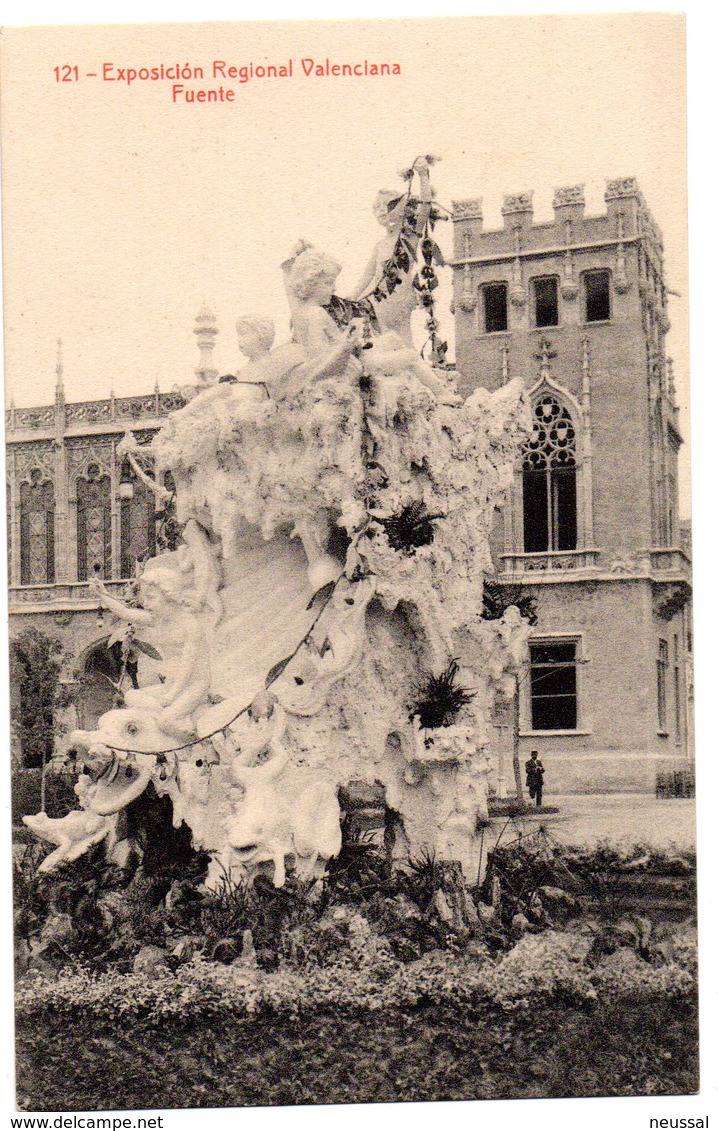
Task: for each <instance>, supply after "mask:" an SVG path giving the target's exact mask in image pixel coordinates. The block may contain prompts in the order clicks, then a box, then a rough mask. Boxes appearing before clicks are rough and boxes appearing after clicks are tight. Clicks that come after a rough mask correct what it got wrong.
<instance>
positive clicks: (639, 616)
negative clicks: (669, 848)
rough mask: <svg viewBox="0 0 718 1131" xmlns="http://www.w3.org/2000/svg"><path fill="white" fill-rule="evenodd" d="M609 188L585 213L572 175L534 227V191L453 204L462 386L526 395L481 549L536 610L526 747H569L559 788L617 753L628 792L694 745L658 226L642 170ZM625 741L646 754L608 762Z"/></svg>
mask: <svg viewBox="0 0 718 1131" xmlns="http://www.w3.org/2000/svg"><path fill="white" fill-rule="evenodd" d="M604 199H605V204H606V208H605V212H603V213H602V214H600V215H596V216H591V215H586V208H585V194H584V186H583V185H570V186H567V187H563V188H558V189H556V190H555V193H554V197H553V220H552V221H550V222H549V223H534V207H533V193H532V192H519V193H513V194H511V195H507V196H505V197H504V201H503V207H502V209H501V214H502V220H503V224H502V227H501V228H499V229H498V230H495V231H487V230H485V229H484V224H483V211H482V201H481V200H480V199H478V198H475V199H471V200H462V201H456V202H455V203H454V208H453V213H454V258H453V273H454V309H455V318H456V365H457V370H458V372H459V373H460V374H462V379H463V382H464V387H463V389H462V391H463V392H464V393H468V392H469V391H470V390H471V389H472V388H474V387H475V386H476V385H479V384H480V385H483V386H485V387H486V388H489V389H492V390H493V389H497V388H499V387H500V386H501V385H503V384H505V383H506V382H507V381H508V380H510V379H512V378H514V377H521V378H522V379H523V381H524V383H525V386H526V389H527V392H528V395H529V396H530V399H531V404H532V410H533V421H534V428H533V433H532V436H531V437H530V439H529V440H528V442H527V443H526V445H525V446H524V448H523V450H522V451H521V453H520V454H519V458H518V459H517V463H516V468H515V476H514V487H513V491H511V492H510V494H509V497H507V499H506V502H505V505H504V506H503V508H502V511H501V514H500V516H499V520H498V523H497V528H496V531H495V538H494V547H493V548H494V559H495V562H496V566H497V571H498V574H499V576H500V578H501V579H502V580H503V581H505V582H511V583H515V584H519V585H521V586H522V587H525V588H526V587H528V588H529V590H530V591H531V592H532V593H533V594H534V595H535V596H536V597H537V602H538V606H539V610H540V620H539V625H538V626H537V629H536V631H535V634H534V639H535V641H536V643H535V644H532V649H531V654H532V660H531V671H530V672H528V673H527V678H526V681H525V683H524V686H523V689H522V705H521V712H522V735H523V739H522V744H523V745H524V746H525V748H526V749H527V750H529V749H531V748H532V747H534V746H537V745H538V746H539V747H540V748H541V750H542V752H543V753H544V754H545V755H546V756H547V757H548V758H551V757H555V758H556V759H559V761H560V760H563V764H562V770H561V772H562V774H563V776H564V780H565V783H566V788H571V784H572V783H573V782H575V783H577V784H578V785H580V787H581V788H585V787H586V786H587V784H589V785H590V780H589V781H588V783H587V779H591V778H592V776H593V775H594V774H595V778H596V781H597V782H598V781H599V780H602V779H605V778H606V772H604V771H605V767H604V766H603V762H602V761H601V760H602V759H605V758H609V760H611V759H613V761H614V765H613V767H612V770H611V774H613V775H614V776H615V781H616V788H629V789H630V788H633V787H634V786H636V787H638V783H640V787H641V788H646V783H647V781H648V780H649V779H650V777H651V773H653V770H654V769H655V767H654V765H653V762H652V761H651V758H652V757H653V756H654V755H655V756H658V758H659V762H660V759H661V758H664V759H669V758H675V757H676V756H678V755H680V756H682V757H683V756H686V755H687V754H688V751H689V749H690V735H689V730H690V728H689V725H688V720H689V717H690V709H689V703H688V687H689V684H690V682H691V680H690V676H689V671H688V668H689V662H690V656H689V649H690V629H689V623H688V610H687V608H686V603H687V600H688V594H689V576H690V565H689V560H688V557H687V555H686V553H685V551H684V549H683V548H682V546H681V538H680V529H679V520H678V498H677V482H678V470H677V460H678V451H679V448H680V445H681V443H682V440H681V435H680V431H679V425H678V409H677V407H676V403H675V387H674V381H673V374H672V365H671V362H670V359H669V358H667V356H666V334H667V332H668V330H669V326H670V324H669V321H668V313H667V294H668V290H667V285H666V281H665V273H664V260H663V240H662V236H661V232H660V229H659V228H658V226H657V224H656V222H655V220H654V219H653V217H652V215H651V212H650V210H649V208H648V206H647V204H646V202H645V199H644V197H643V194H642V193H641V190H640V188H639V186H638V184H637V182H636V180H635V178H633V177H624V178H617V179H612V180H609V181H608V182H607V185H606V192H605V197H604ZM629 626H630V627H629ZM542 665H543V666H542ZM552 665H553V667H552ZM555 665H559V666H558V667H556V666H555ZM537 681H538V682H537ZM621 750H622V751H623V752H624V755H625V754H626V752H633V753H635V755H636V757H637V758H638V759H639V761H638V762H633V761H631V759H630V758H629V760H628V761H626V758H625V757H624V759H623V769H622V770H620V771H619V768H618V763H616V762H615V758H614V757H613V754H612V753H611V752H613V751H615V752H618V751H621ZM592 758H593V762H592ZM596 758H598V761H595V759H596ZM591 766H594V769H590V767H591ZM648 766H650V767H652V769H651V771H650V773H649V774H648V778H646V776H645V773H644V771H645V770H646V767H648ZM602 767H603V768H602ZM608 777H609V779H610V777H611V775H610V774H609V775H608Z"/></svg>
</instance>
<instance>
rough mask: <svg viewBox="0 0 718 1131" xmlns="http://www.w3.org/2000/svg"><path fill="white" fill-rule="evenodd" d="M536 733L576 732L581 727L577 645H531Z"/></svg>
mask: <svg viewBox="0 0 718 1131" xmlns="http://www.w3.org/2000/svg"><path fill="white" fill-rule="evenodd" d="M529 651H530V655H531V728H532V730H575V729H576V726H577V723H578V698H577V684H576V642H575V640H570V641H561V642H560V643H556V644H531V645H530V646H529Z"/></svg>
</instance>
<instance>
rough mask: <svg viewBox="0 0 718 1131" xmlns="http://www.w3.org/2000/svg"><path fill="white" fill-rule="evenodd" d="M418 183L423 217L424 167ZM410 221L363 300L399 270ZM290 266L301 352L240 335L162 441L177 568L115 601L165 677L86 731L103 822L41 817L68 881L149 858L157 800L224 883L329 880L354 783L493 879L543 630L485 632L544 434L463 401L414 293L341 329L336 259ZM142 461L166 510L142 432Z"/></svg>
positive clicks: (79, 745)
mask: <svg viewBox="0 0 718 1131" xmlns="http://www.w3.org/2000/svg"><path fill="white" fill-rule="evenodd" d="M420 179H421V184H422V194H421V195H422V202H421V203H422V207H423V206H428V204H429V200H430V195H429V193H428V190H427V189H426V183H428V179H427V181H426V182H425V170H424V168H423V167H422V166H420ZM424 197H426V200H424V199H423V198H424ZM380 202H383V203H382V204H381V207H382V208H385V205H386V194H383V195H382V196H381V197H380ZM380 218H382V219H386V217H384V214H383V213H382V214H381V217H380ZM386 227H387V232H388V236H387V240H386V241H382V242H380V244H379V245H378V246H377V248H376V250H375V252H374V255H373V257H372V262H371V264H370V269H369V270H368V272H367V276H366V277H365V279H364V280H363V281H362V283H361V284H360V286H359V287H358V288H357V290H356V292H355V294H356V295H357V296H358V297H359V298H366V297H367V296H368V295H371V293H372V288H373V289H376V286H377V285H378V284H377V279H378V278H380V277H382V272H383V270H384V268H383V266H382V265H383V264H386V262H387V255H388V256H389V260H391V248H390V242H391V236H392V228H391V226H390V225H389V224H388V223H387V224H386ZM399 227H400V230H401V224H400V226H399ZM282 271H283V275H284V282H285V288H286V293H287V299H288V303H289V308H290V313H291V338H290V340H289V341H288V342H285V343H283V344H281V345H279V346H276V347H275V346H274V328H273V325H272V323H271V322H270V321H269V320H268V319H266V318H265V317H263V316H262V317H246V316H243V317H242V318H240V319H239V321H238V324H237V330H238V339H239V346H240V350H241V352H242V353H243V354H244V356H245V358H246V364H245V366H244V367H243V368H242V369H241V370H240V372H239V374H238V377H237V379H236V380H234V381H232V380H229V381H228V380H224V381H223V382H222V383H220V384H217V385H214V386H211V387H209V388H206V389H204V390H202V391H200V392H198V393H197V394H196V395H195V396H194V397H193V399H192V400H191V401H190V403H189V404H187V405H186V407H184V408H181V409H180V410H179V411H176V412H174V413H172V415H171V416H170V417H169V418H168V420H167V421H166V423H165V424H164V426H163V427H162V429H161V430H160V432H159V433H158V434H157V435H156V437H155V439H154V441H153V444H152V449H153V456H154V459H155V463H156V465H157V466H159V467H162V468H163V469H168V470H170V471H171V472H172V476H173V479H174V482H175V484H176V509H177V519H178V521H179V522H180V524H181V525H182V531H183V532H182V540H181V544H180V545H179V548H178V549H177V550H174V551H171V552H166V553H161V554H159V555H157V556H156V557H155V558H153V559H151V560H150V561H149V562H147V563H146V565H145V567H144V570H143V572H142V574H141V576H140V577H139V580H138V585H137V589H138V598H139V599H138V604H137V607H131V606H129V605H127V604H126V603H123V602H121V601H118V600H116V599H114V598H113V597H112V596H110V594H109V593H108V592H107V591H106V590H105V588H104V587H103V586H102V584H101V583H99V582H94V583H93V589H94V592H95V593H96V595H97V597H98V600H99V601H100V602H101V603H102V604H103V605H104V607H105V608H107V609H109V610H110V611H111V612H113V613H114V614H115V615H116V616H117V617H118V618H120V620H122V621H124V622H126V624H127V626H128V630H134V628H135V627H140V626H141V631H142V637H143V640H145V641H147V642H149V644H150V646H151V648H150V649H149V651H150V652H154V653H155V654H158V655H159V656H160V657H161V659H159V660H153V659H152V658H151V657H150V656H144V655H143V656H142V657H141V665H140V684H141V686H140V687H139V688H137V689H132V690H128V691H127V692H125V694H124V704H125V705H124V706H123V707H120V708H118V709H116V710H113V711H109V712H107V713H106V714H105V715H104V716H103V717H102V718H101V719H100V721H99V724H98V726H97V729H96V730H94V731H89V732H88V731H76V732H75V733H74V734H73V735H72V741H73V743H74V746H75V748H76V750H77V751H78V757H79V760H80V762H81V763H82V765H83V773H82V774H81V776H80V779H79V781H78V784H77V786H76V792H77V794H78V798H79V801H80V806H81V807H80V809H79V810H76V811H74V812H73V813H70V814H69V815H68V816H67V817H63V818H60V819H57V820H53V819H51V818H49V817H47V816H46V815H45V814H39V815H37V816H35V817H27V818H25V820H26V824H27V825H28V827H30V828H31V829H32V831H33V832H35V833H36V835H38V836H39V837H41V838H42V839H43V840H45V841H47V842H49V843H51V844H54V845H56V848H55V850H54V851H53V852H52V853H51V854H50V855H49V856H48V857H47V858H46V859H45V861H44V862H43V865H42V868H43V869H44V870H45V871H48V870H51V869H53V868H56V867H58V866H60V865H62V864H63V863H64V862H66V861H69V860H71V859H74V858H76V857H77V856H78V855H80V854H81V853H82V852H84V851H86V850H87V848H88V847H90V846H91V845H93V844H96V843H98V842H99V841H101V840H105V841H106V844H107V849H108V852H109V853H110V854H111V855H112V857H113V858H114V859H116V860H117V861H118V862H121V861H122V860H123V859H125V858H126V855H127V852H128V845H127V843H126V842H123V841H121V840H118V815H119V814H120V813H121V811H122V810H123V809H124V808H125V807H126V806H127V805H129V804H130V803H131V802H132V801H133V800H135V799H136V798H137V797H139V795H140V794H141V793H142V792H143V791H144V790H145V789H148V788H150V789H153V790H154V791H155V792H156V793H157V794H159V795H160V796H162V795H167V796H169V798H170V799H171V801H172V805H173V812H174V821H175V824H176V825H177V826H179V825H180V824H181V823H182V822H183V821H184V822H185V823H186V824H187V825H188V826H189V827H190V829H191V830H192V834H193V840H194V843H195V845H196V846H197V847H198V848H203V849H206V850H208V851H209V852H210V853H211V856H212V864H211V865H210V870H209V874H208V877H207V880H206V882H207V884H209V885H211V884H212V883H213V882H214V881H215V880H216V878H217V876H218V875H219V874H220V873H221V872H223V870H229V871H230V872H234V873H235V874H238V875H243V876H246V877H249V878H251V877H252V876H254V875H256V874H257V873H258V872H260V871H265V872H267V873H268V874H269V875H270V876H271V877H272V878H273V881H274V883H275V884H276V885H277V886H281V885H283V884H284V882H285V879H286V875H287V869H295V870H296V871H297V873H298V874H300V875H302V876H318V875H321V873H322V871H323V868H324V865H325V863H326V861H327V860H328V859H329V858H331V857H332V856H334V855H336V854H337V853H338V852H339V850H340V847H341V827H340V817H341V813H340V805H339V801H338V791H339V789H340V787H342V786H349V785H350V784H351V783H352V782H368V783H371V784H374V783H379V784H381V786H383V788H384V791H385V798H386V804H387V805H388V806H390V807H391V809H393V810H394V811H395V812H396V813H397V814H398V816H399V824H398V835H397V839H396V844H395V852H396V853H397V854H402V853H404V854H406V853H408V852H409V851H411V852H414V853H416V852H418V851H420V850H421V849H427V850H429V851H433V852H435V853H436V855H437V857H438V858H439V859H445V860H459V861H461V863H462V865H463V866H464V869H465V870H466V871H467V873H468V874H473V872H475V869H476V867H477V861H478V837H477V831H478V828H479V826H480V823H481V821H482V820H483V819H485V818H486V816H487V805H486V799H487V793H488V789H489V781H490V775H491V773H492V772H493V760H492V752H491V741H490V736H491V734H492V733H493V732H492V729H491V727H490V724H489V712H490V708H491V703H492V699H493V696H494V693H495V691H496V690H497V689H500V688H502V687H503V689H504V690H506V687H505V686H504V685H505V684H506V681H507V678H508V677H509V676H510V673H511V672H512V671H513V670H515V666H516V663H517V662H518V660H519V658H520V656H521V654H522V650H523V649H524V647H525V641H526V634H527V629H526V627H525V624H524V622H523V621H522V620H521V617H520V616H519V615H518V611H517V610H516V609H510V610H509V611H508V612H507V614H506V615H505V616H504V618H503V619H502V620H501V621H484V620H482V619H481V616H480V612H481V597H482V582H483V577H484V573H485V572H487V571H490V570H491V568H492V566H491V559H490V553H489V545H488V535H489V530H490V525H491V522H492V517H493V511H494V506H495V504H496V502H497V500H498V498H499V496H500V493H501V492H502V491H503V490H504V489H505V488H507V487H508V485H509V483H510V480H511V476H512V469H513V463H514V459H515V454H516V452H517V450H518V445H519V443H520V441H521V439H522V438H523V436H524V435H525V434H526V431H527V428H526V413H525V405H524V402H523V398H522V396H521V387H520V384H519V382H513V383H511V384H509V385H507V386H505V387H504V388H502V389H501V390H499V391H498V392H497V393H494V394H489V393H488V392H486V391H485V390H484V389H481V388H477V390H476V391H475V392H474V393H473V394H472V395H471V396H470V397H469V398H468V399H467V400H466V401H465V402H464V403H463V404H462V403H461V401H460V398H459V397H458V396H457V394H456V392H455V390H454V388H453V386H452V384H451V381H450V378H451V374H450V373H449V372H448V371H446V370H441V369H434V368H432V367H431V366H429V365H427V364H426V362H424V361H423V359H422V358H421V357H420V356H419V354H418V353H417V352H416V351H415V350H414V348H413V346H412V345H411V344H410V343H411V333H410V320H411V314H412V309H413V308H412V305H411V302H410V300H411V297H412V294H416V293H418V292H417V291H416V288H412V286H411V284H410V283H409V284H408V285H407V286H405V285H404V283H405V282H406V280H404V281H403V282H402V285H401V286H400V287H395V288H393V289H392V290H391V293H389V294H388V295H387V297H386V298H385V299H384V301H383V303H381V304H379V307H378V311H377V313H378V318H372V319H371V320H370V319H369V318H361V319H353V320H352V321H351V322H350V323H349V325H348V326H346V327H344V328H342V327H340V326H338V325H337V321H336V320H335V318H334V317H332V316H331V315H330V313H329V311H331V310H332V309H333V308H334V309H336V308H337V305H339V306H341V305H342V304H346V303H347V302H349V300H337V299H336V296H335V295H334V287H335V282H336V279H337V276H338V274H339V271H340V266H339V264H338V263H336V262H335V261H334V260H333V259H331V258H330V257H329V256H327V255H324V254H323V253H321V252H319V251H317V250H316V249H314V248H312V247H311V246H309V245H306V244H300V245H298V247H297V249H296V250H295V253H294V254H293V255H292V256H291V257H290V258H289V259H288V260H287V261H286V262H285V263H284V264H283V265H282ZM369 275H371V277H369ZM344 309H346V305H344ZM377 325H378V327H379V328H378V329H377ZM122 454H123V455H127V457H128V458H129V459H130V462H131V463H132V465H133V467H134V468H135V471H136V472H138V473H142V475H143V477H144V478H145V480H146V481H147V482H149V483H150V484H151V485H152V487H153V489H155V490H156V492H157V494H158V497H159V498H160V499H161V500H162V501H163V502H166V498H167V492H166V491H165V489H164V488H161V487H159V486H158V485H156V484H154V482H153V481H152V480H151V479H149V478H148V477H147V476H146V475H145V474H144V472H143V470H142V467H141V456H140V454H139V449H138V448H137V445H136V444H135V443H134V442H133V439H132V437H131V436H128V437H127V438H126V440H125V442H124V443H123V445H122ZM407 515H408V516H410V517H411V521H408V520H407V517H406V516H407ZM417 530H420V531H421V536H420V537H417V536H414V534H412V532H414V533H415V532H416V531H417ZM457 657H458V659H459V663H458V668H454V669H453V670H455V671H458V672H459V673H460V675H461V678H462V681H463V684H464V685H465V686H468V687H471V688H472V696H471V697H469V696H465V697H464V699H461V700H460V701H459V702H460V703H461V706H460V710H459V711H458V714H457V715H456V717H451V716H449V717H447V718H446V719H445V720H444V722H445V724H448V725H443V726H439V727H437V728H433V729H427V728H423V727H422V726H421V725H420V724H419V722H418V720H417V715H416V711H412V706H413V704H414V703H415V701H416V696H417V694H418V692H419V689H420V688H421V687H422V685H423V684H424V683H425V681H426V679H427V676H428V675H430V674H431V673H438V672H441V671H443V670H444V669H446V668H447V666H448V665H451V664H452V661H453V660H454V659H455V658H457Z"/></svg>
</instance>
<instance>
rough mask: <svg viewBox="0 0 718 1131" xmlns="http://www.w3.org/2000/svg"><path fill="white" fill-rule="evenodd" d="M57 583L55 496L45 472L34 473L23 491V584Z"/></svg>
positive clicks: (21, 495)
mask: <svg viewBox="0 0 718 1131" xmlns="http://www.w3.org/2000/svg"><path fill="white" fill-rule="evenodd" d="M54 581H55V492H54V490H53V486H52V483H50V482H49V480H45V481H44V482H43V478H42V472H41V471H39V470H38V469H37V468H35V469H34V470H33V471H31V472H30V482H29V483H23V484H22V486H21V487H20V583H21V584H22V585H52V584H54Z"/></svg>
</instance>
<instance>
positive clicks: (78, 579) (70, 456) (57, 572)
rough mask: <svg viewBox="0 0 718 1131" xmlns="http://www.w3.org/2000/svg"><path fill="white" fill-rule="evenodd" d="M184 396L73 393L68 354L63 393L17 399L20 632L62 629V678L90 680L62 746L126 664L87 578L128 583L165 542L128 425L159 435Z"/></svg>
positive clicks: (109, 693)
mask: <svg viewBox="0 0 718 1131" xmlns="http://www.w3.org/2000/svg"><path fill="white" fill-rule="evenodd" d="M182 404H184V400H183V398H182V397H181V396H180V395H179V394H177V393H160V392H159V390H158V389H155V392H154V393H152V394H150V395H149V396H139V397H114V396H110V397H109V398H107V399H106V400H97V401H83V402H79V403H74V404H66V403H65V397H64V390H63V383H62V372H61V366H60V365H59V364H58V381H57V387H56V393H55V402H54V404H52V405H43V406H40V407H37V408H23V409H18V408H15V407H14V406H12V405H11V407H10V409H9V410H8V412H7V413H6V420H5V425H6V472H7V547H8V563H7V568H8V581H9V613H10V637H11V640H14V641H16V642H18V641H19V642H20V643H21V644H22V642H23V639H24V638H25V637H24V634H25V630H26V629H28V628H31V627H32V628H35V629H38V630H39V631H40V632H41V633H42V634H43V636H44V637H46V638H48V639H51V640H59V641H61V643H62V647H63V652H64V659H63V673H62V679H63V680H64V681H65V682H67V683H71V682H74V681H76V682H79V687H80V688H81V694H80V695H79V696H77V699H78V704H79V709H78V710H77V711H76V712H71V716H72V717H68V718H67V719H66V720H64V723H65V725H64V726H63V725H62V724H63V720H62V719H60V720H59V721H60V729H59V733H58V734H57V735H56V738H55V744H54V753H55V755H58V756H61V755H62V753H63V750H64V748H65V746H66V741H65V735H66V734H67V732H69V730H70V729H71V727H72V726H73V725H77V723H78V721H79V723H80V724H81V725H83V726H90V725H94V723H95V721H96V720H97V718H98V717H99V715H101V714H102V713H103V712H104V711H106V710H108V709H109V708H111V707H112V706H114V701H115V690H114V688H113V686H112V681H113V679H114V678H116V677H117V676H118V675H119V665H118V663H117V660H116V657H115V656H114V655H113V654H112V652H111V651H108V649H107V647H106V645H107V640H108V636H109V631H110V625H109V618H106V616H105V615H104V614H103V612H102V610H101V609H98V607H97V600H96V599H93V597H92V595H91V593H90V589H89V586H88V580H89V579H90V578H92V577H98V578H100V579H102V580H103V581H104V582H105V583H106V585H107V587H108V589H109V590H110V591H111V592H114V593H115V594H116V595H120V594H121V593H122V591H123V590H124V588H125V586H126V584H127V581H128V580H129V579H131V578H133V577H134V576H135V565H136V562H137V561H138V559H143V558H145V557H147V556H148V555H151V554H153V553H154V552H155V551H156V548H157V528H158V525H157V519H156V513H157V509H158V504H157V502H156V499H155V496H154V493H153V492H152V491H151V490H150V489H149V488H147V487H146V486H145V485H144V484H143V483H142V482H140V481H139V480H138V479H137V477H136V476H135V474H134V472H133V471H132V468H131V467H130V466H129V464H128V463H127V461H126V460H123V459H122V458H121V457H120V456H119V455H118V451H117V446H118V444H119V442H120V440H121V439H122V437H123V435H124V434H125V432H127V431H131V432H132V433H133V434H134V436H135V438H136V439H137V440H138V442H139V443H140V444H148V443H149V442H150V440H151V439H152V436H153V435H154V433H155V432H156V431H157V429H158V428H159V426H160V424H161V422H162V419H163V418H164V417H165V416H167V414H168V413H169V412H171V411H172V410H173V409H176V408H178V407H181V405H182ZM22 656H23V653H22V651H21V652H20V658H21V659H22ZM28 678H30V679H31V680H32V679H33V673H32V672H31V671H29V672H28ZM17 684H18V680H17V679H16V680H15V681H14V682H13V687H12V688H11V708H12V714H13V722H14V725H13V728H12V753H13V760H14V762H15V763H16V764H19V765H20V766H26V767H28V768H33V767H34V766H35V765H37V764H38V759H40V760H41V753H40V752H39V748H38V746H37V743H35V744H33V746H32V749H30V750H27V749H25V750H24V749H23V743H22V730H23V728H22V725H21V724H22V718H23V711H24V705H23V703H22V702H20V697H21V691H20V688H19V687H18V686H17ZM32 709H33V710H37V698H36V697H35V696H34V697H33V700H32Z"/></svg>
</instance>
